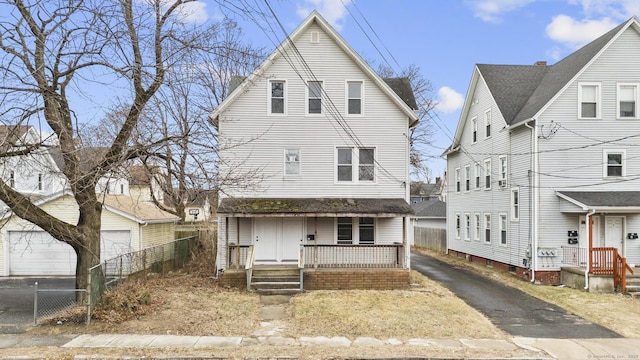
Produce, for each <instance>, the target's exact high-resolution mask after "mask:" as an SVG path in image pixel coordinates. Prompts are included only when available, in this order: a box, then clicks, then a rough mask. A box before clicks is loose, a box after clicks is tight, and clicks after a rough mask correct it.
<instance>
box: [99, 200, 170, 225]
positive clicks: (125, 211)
mask: <svg viewBox="0 0 640 360" xmlns="http://www.w3.org/2000/svg"><path fill="white" fill-rule="evenodd" d="M98 200H100V201H102V204H103V206H104V207H105V208H106V209H107V210H109V211H111V212H113V213H116V214H118V215H120V216H124V217H126V218H128V219H131V220H133V221H135V222H137V223H139V224H147V223H166V222H175V221H178V220H180V218H179V217H178V216H176V215H173V214H170V213H168V212H166V211H163V210H160V209H159V208H158V207H157V206H155V205H153V204H150V203H148V202H144V201H137V200H134V199H133V198H132V197H131V196H127V195H102V194H100V195H98Z"/></svg>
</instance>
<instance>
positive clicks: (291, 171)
mask: <svg viewBox="0 0 640 360" xmlns="http://www.w3.org/2000/svg"><path fill="white" fill-rule="evenodd" d="M284 174H285V175H300V149H295V148H290V149H285V150H284Z"/></svg>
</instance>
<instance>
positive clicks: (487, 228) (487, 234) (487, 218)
mask: <svg viewBox="0 0 640 360" xmlns="http://www.w3.org/2000/svg"><path fill="white" fill-rule="evenodd" d="M484 242H485V243H491V214H484Z"/></svg>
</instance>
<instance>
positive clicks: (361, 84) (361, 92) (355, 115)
mask: <svg viewBox="0 0 640 360" xmlns="http://www.w3.org/2000/svg"><path fill="white" fill-rule="evenodd" d="M349 84H360V98H359V100H360V113H353V114H352V113H350V112H349V100H351V99H354V100H355V99H357V98H351V97H349ZM344 96H345V100H344V104H345V109H344V113H345V114H346V115H347V116H350V117H351V116H352V117H363V116H364V80H347V81H346V82H345V85H344Z"/></svg>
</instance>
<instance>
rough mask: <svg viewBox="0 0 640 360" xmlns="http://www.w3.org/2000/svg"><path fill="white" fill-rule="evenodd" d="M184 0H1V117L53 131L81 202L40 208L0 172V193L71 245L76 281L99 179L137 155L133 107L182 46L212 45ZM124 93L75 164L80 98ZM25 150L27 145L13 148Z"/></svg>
mask: <svg viewBox="0 0 640 360" xmlns="http://www.w3.org/2000/svg"><path fill="white" fill-rule="evenodd" d="M188 2H190V1H189V0H173V1H171V0H147V1H136V0H111V1H103V0H99V1H98V0H58V1H38V0H33V1H23V0H6V1H3V2H1V3H0V13H1V14H3V15H2V17H0V72H1V76H2V77H3V82H2V83H1V84H0V89H1V91H0V94H1V95H0V119H2V121H3V122H4V123H5V124H6V125H36V126H37V127H39V128H42V129H43V130H45V131H52V132H53V133H54V134H55V136H56V137H57V139H58V142H59V149H60V152H61V156H62V160H63V163H64V164H63V166H61V171H62V174H63V175H64V177H65V178H66V179H67V184H68V188H69V190H70V191H71V193H72V194H73V197H74V199H75V202H76V203H77V205H78V208H79V218H78V221H77V223H76V224H69V223H66V222H64V221H61V220H60V219H58V218H56V217H55V216H53V215H51V214H48V213H47V212H45V211H44V210H42V209H40V208H39V207H38V206H36V205H35V204H34V202H33V201H32V200H31V199H30V198H29V197H28V196H27V195H24V194H22V193H20V192H18V191H16V190H15V189H14V188H12V187H11V186H10V184H7V182H5V181H3V180H0V200H2V201H3V202H4V203H5V204H6V205H7V206H8V207H10V209H11V210H12V212H13V213H14V214H15V215H17V216H19V217H20V218H23V219H25V220H28V221H29V222H31V223H33V224H35V225H37V226H39V227H40V228H42V229H43V230H44V231H46V232H48V233H49V234H51V235H52V236H53V237H55V238H56V239H58V240H60V241H63V242H65V243H67V244H69V245H71V246H72V247H73V249H74V250H75V252H76V254H77V266H76V286H77V287H78V288H85V287H86V285H87V280H88V270H89V268H90V267H91V266H94V265H96V264H98V263H99V261H100V227H101V224H100V220H101V212H102V206H101V203H100V202H99V200H98V198H97V197H96V184H97V182H98V180H99V179H100V178H101V177H102V176H104V175H105V174H107V173H108V172H109V171H111V170H112V169H114V168H115V167H117V166H119V165H120V164H121V163H122V162H123V161H127V160H131V159H136V158H139V157H140V156H142V155H144V151H143V150H144V149H142V148H141V147H140V146H131V141H130V140H131V136H132V133H133V132H134V129H135V128H136V126H138V123H139V120H140V118H141V115H142V114H143V112H144V110H145V108H146V107H147V106H148V104H149V102H150V101H151V100H152V99H153V98H154V96H155V95H156V93H157V91H158V89H160V88H161V86H162V85H163V84H164V83H165V75H166V73H167V71H168V69H171V68H174V67H175V66H176V65H177V64H179V63H180V62H181V61H182V60H183V58H184V56H185V54H189V53H190V52H192V51H198V50H203V51H207V50H211V49H207V47H215V44H207V43H206V42H204V41H202V39H206V38H207V36H206V34H208V33H210V32H212V31H214V30H215V29H211V28H208V27H206V25H198V24H195V23H192V22H189V21H188V17H186V16H185V12H184V9H185V4H186V3H188ZM115 94H117V96H120V97H122V98H124V99H125V101H123V102H124V103H126V104H128V106H126V108H123V109H122V116H123V121H122V124H121V126H120V127H119V128H118V129H117V131H116V132H114V134H113V135H115V136H114V137H113V138H111V139H109V141H108V142H107V144H108V146H107V149H106V151H105V152H104V153H100V154H99V155H96V158H94V159H93V161H92V164H93V165H91V166H90V167H89V168H88V169H84V167H81V166H80V163H81V161H82V159H81V158H80V155H79V151H78V149H79V147H80V146H81V145H80V144H79V143H78V141H77V136H78V129H79V127H81V126H82V125H81V124H82V122H83V121H84V120H85V119H78V118H76V117H75V116H76V113H77V112H76V110H77V108H78V106H80V105H79V103H78V102H77V101H76V98H78V97H85V98H91V97H92V96H94V97H99V98H101V97H114V96H115ZM21 150H25V151H28V150H29V149H24V147H22V148H21Z"/></svg>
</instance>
